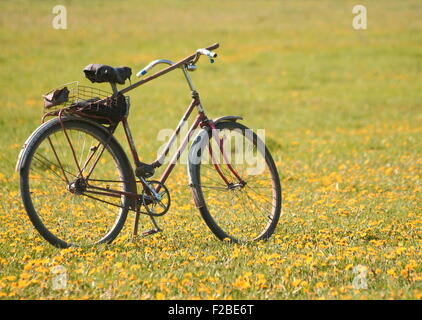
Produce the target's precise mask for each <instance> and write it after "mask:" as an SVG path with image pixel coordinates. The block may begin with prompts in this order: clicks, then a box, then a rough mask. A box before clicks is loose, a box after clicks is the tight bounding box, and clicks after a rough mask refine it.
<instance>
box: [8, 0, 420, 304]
mask: <svg viewBox="0 0 422 320" xmlns="http://www.w3.org/2000/svg"><path fill="white" fill-rule="evenodd" d="M57 2H59V1H0V97H1V99H2V103H1V108H0V130H1V134H2V137H1V139H0V146H1V150H2V152H1V154H0V191H1V207H0V299H20V298H23V299H39V298H47V299H68V298H69V299H74V298H77V299H79V298H81V299H421V298H422V285H421V280H422V273H421V271H422V270H421V252H422V251H421V244H422V243H421V222H422V217H421V213H422V209H421V207H422V202H421V191H422V189H421V176H422V172H421V168H422V90H421V89H422V88H421V85H422V82H421V79H422V3H421V2H420V1H418V0H403V1H393V0H383V1H381V0H377V1H368V0H365V1H363V2H362V1H361V2H360V3H361V4H364V5H365V6H366V7H367V10H368V29H367V30H365V31H356V30H354V29H353V28H352V19H353V17H354V16H353V14H352V8H353V6H354V5H355V4H356V3H355V1H337V0H332V1H331V0H322V1H318V2H317V1H252V0H251V1H207V2H205V1H99V0H98V1H97V0H95V1H89V2H88V1H60V3H62V4H64V5H66V7H67V11H68V29H67V30H55V29H53V28H52V26H51V21H52V19H53V16H54V15H53V14H52V8H53V6H54V5H56V4H57ZM214 42H220V44H221V48H220V49H219V50H218V53H219V58H218V60H217V61H216V63H215V64H213V65H211V64H209V63H208V62H207V61H206V59H203V60H202V61H201V63H200V64H199V68H198V70H197V71H196V72H195V73H193V74H192V76H193V79H194V82H195V84H196V86H197V88H198V91H199V92H200V93H201V97H202V100H203V103H204V106H205V108H206V110H207V112H208V114H209V116H212V117H218V116H222V115H241V116H243V117H244V123H245V124H246V125H248V126H249V127H251V128H254V129H259V128H265V129H266V141H267V144H268V146H269V148H270V149H271V152H272V154H273V156H274V159H275V161H276V163H277V166H278V170H279V172H280V175H281V182H282V186H283V210H282V216H281V219H280V223H279V226H278V228H277V230H276V232H275V235H274V236H273V237H272V238H271V239H270V240H269V241H268V242H263V243H257V244H253V245H248V246H240V245H233V244H228V243H224V242H220V241H218V240H217V239H216V238H215V237H214V236H213V235H212V233H211V232H210V231H209V230H208V229H207V227H206V225H205V223H204V222H203V221H202V220H201V217H200V215H199V213H198V211H197V209H196V208H195V206H194V203H193V200H192V197H191V194H190V191H189V188H188V186H187V177H186V168H185V166H184V165H180V166H179V167H178V169H177V171H176V172H175V175H174V176H173V179H171V180H170V181H169V183H168V187H169V189H170V190H171V193H172V197H173V199H174V202H173V206H172V208H171V211H170V212H169V213H168V214H167V215H166V216H164V217H162V218H160V219H159V220H158V223H159V225H160V226H161V227H162V228H163V229H164V231H163V232H162V233H159V234H157V235H154V236H152V237H147V238H143V239H140V240H137V241H136V242H133V241H131V240H130V232H131V226H132V221H133V216H130V219H128V221H127V223H126V226H125V229H124V230H123V231H122V233H121V235H120V236H119V237H118V238H117V240H116V241H115V242H114V243H113V244H112V245H109V246H101V247H98V248H93V249H66V250H59V249H56V248H54V247H52V246H51V245H49V244H48V243H47V242H46V241H44V240H43V239H42V238H41V237H40V236H39V234H38V233H37V232H36V231H35V229H34V228H33V227H32V225H31V224H30V222H29V219H28V218H27V216H26V213H25V210H24V209H23V206H22V203H21V199H20V195H19V191H18V186H19V183H18V175H17V174H16V173H15V172H14V166H15V163H16V160H17V157H18V153H19V150H20V148H21V146H22V144H23V143H24V141H25V139H26V138H27V137H28V136H29V135H30V133H31V132H32V131H33V130H34V129H35V128H36V127H37V126H38V125H39V124H40V118H41V115H42V100H41V98H40V96H41V94H43V93H45V92H47V91H49V90H51V89H52V88H54V87H56V86H57V85H60V84H62V83H66V82H70V81H73V80H80V81H81V82H82V83H84V84H89V82H88V80H86V79H85V78H84V77H83V74H82V69H83V67H85V66H86V65H87V64H89V63H105V64H110V65H128V66H130V67H132V68H133V69H134V71H135V72H137V71H138V70H139V69H140V68H142V67H143V66H144V65H146V64H147V63H148V62H149V61H151V60H153V59H156V58H167V59H172V60H177V59H179V58H182V57H184V56H186V55H188V54H190V53H191V52H193V50H195V49H196V48H200V47H205V46H208V45H211V44H212V43H214ZM182 80H183V76H182V74H181V73H180V72H177V73H171V74H169V75H168V76H166V77H165V78H162V79H161V80H158V81H156V82H153V83H151V84H148V85H146V86H145V87H142V88H141V89H139V90H137V91H134V92H133V94H131V99H132V109H131V117H130V124H131V125H132V127H133V135H134V138H135V140H136V141H138V152H139V154H140V156H141V158H142V160H144V161H151V160H153V159H154V158H155V156H156V150H157V148H158V147H159V146H161V144H162V141H158V140H157V139H156V137H157V133H158V131H159V130H160V129H162V128H174V127H175V126H176V124H177V121H178V118H179V117H180V116H181V115H182V113H183V111H184V108H185V105H187V104H188V103H189V101H190V94H189V92H188V91H187V90H186V84H185V83H184V82H183V81H182ZM100 87H101V86H100ZM159 108H160V110H164V111H161V112H159ZM117 134H118V136H121V135H122V132H121V131H119V132H118V133H117ZM126 149H127V148H126ZM141 224H142V225H143V227H144V228H149V221H148V219H147V217H144V218H142V220H141ZM57 265H60V266H63V267H64V268H65V269H66V271H67V277H68V282H67V287H66V289H62V290H53V288H52V279H53V278H54V274H53V272H52V268H53V267H54V266H57ZM357 266H360V267H359V268H360V270H361V272H362V274H365V279H366V281H367V288H366V289H365V288H362V289H360V290H357V289H355V288H354V286H353V281H354V279H355V280H356V277H357V276H359V274H357V273H356V267H357ZM354 270H355V272H354Z"/></svg>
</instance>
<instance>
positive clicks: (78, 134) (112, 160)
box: [16, 44, 282, 248]
mask: <svg viewBox="0 0 422 320" xmlns="http://www.w3.org/2000/svg"><path fill="white" fill-rule="evenodd" d="M218 47H219V45H218V44H214V45H212V46H210V47H207V48H204V49H198V50H197V51H196V52H195V53H193V54H191V55H189V56H188V57H186V58H184V59H182V60H180V61H178V62H176V63H174V62H172V61H170V60H165V59H160V60H155V61H152V62H151V63H150V64H148V65H147V66H146V67H145V68H143V69H142V70H141V71H140V72H138V73H137V76H138V77H142V76H144V75H145V74H146V73H147V72H148V71H149V70H150V69H152V68H153V67H154V66H156V65H159V64H166V65H168V66H167V67H166V68H164V69H162V70H160V71H158V72H156V73H154V74H152V75H150V76H148V77H146V78H143V79H141V80H139V81H138V82H135V83H133V84H130V85H129V86H127V87H125V88H123V89H121V90H118V89H117V85H116V84H124V83H125V81H126V80H127V79H129V80H130V76H131V73H132V71H131V69H130V68H128V67H120V68H113V67H110V66H106V65H98V64H97V65H94V64H93V65H89V66H88V67H86V68H85V69H84V72H85V76H86V77H87V78H88V79H89V80H91V81H92V82H98V83H101V82H109V83H110V85H111V89H112V93H109V92H105V91H103V90H99V89H96V88H93V87H87V86H81V85H79V83H78V82H74V83H70V84H67V85H63V86H61V87H58V88H56V89H55V90H53V91H51V92H50V93H48V94H46V95H44V104H45V111H44V116H43V118H42V124H41V125H40V126H39V127H38V128H37V129H36V130H35V131H34V132H33V133H32V134H31V135H30V137H29V138H28V139H27V141H26V142H25V144H24V146H23V148H22V150H21V152H20V155H19V159H18V163H17V166H16V170H17V171H18V172H19V174H20V191H21V196H22V200H23V204H24V206H25V209H26V212H27V214H28V216H29V219H30V221H31V222H32V224H33V225H34V227H35V229H36V230H37V231H38V232H39V233H40V234H41V236H42V237H43V238H44V239H45V240H47V241H48V242H49V243H51V244H52V245H54V246H56V247H59V248H67V247H69V246H91V245H95V244H101V243H111V242H112V241H113V240H114V239H115V238H116V237H117V235H118V234H119V232H120V231H121V229H122V228H123V225H124V223H125V221H126V218H127V215H128V212H129V211H133V212H134V214H135V219H134V225H133V236H134V237H136V236H138V224H139V219H140V215H141V214H145V215H147V216H149V218H150V220H151V223H152V225H153V228H152V229H150V230H146V231H144V232H142V235H143V236H146V235H150V234H154V233H156V232H159V231H161V229H160V228H159V226H158V224H157V221H156V218H157V217H161V216H163V215H164V214H166V213H167V212H168V211H169V208H170V204H171V198H170V192H169V190H168V188H167V187H166V185H165V183H166V180H167V179H168V178H169V176H170V173H171V172H172V170H173V168H174V166H175V164H176V162H177V161H178V160H179V158H180V156H181V154H182V152H183V151H184V150H185V148H186V147H187V146H188V143H189V141H190V137H191V135H192V134H193V132H194V131H195V130H196V129H199V133H198V134H197V135H196V137H195V138H194V139H193V143H192V144H191V147H190V149H189V155H188V164H187V169H188V176H189V186H190V189H191V191H192V195H193V199H194V203H195V205H196V207H197V208H198V209H199V211H200V214H201V216H202V218H203V219H204V221H205V223H206V224H207V226H208V227H209V228H210V229H211V231H212V232H213V233H214V234H215V235H216V236H217V238H218V239H220V240H228V241H231V242H241V243H243V242H249V241H255V240H263V239H268V238H269V237H270V236H271V235H272V233H273V232H274V230H275V228H276V225H277V223H278V220H279V216H280V211H281V202H282V199H281V185H280V179H279V175H278V172H277V168H276V166H275V164H274V161H273V158H272V157H271V154H270V152H269V151H268V149H267V148H266V147H265V144H264V142H263V141H262V139H260V137H259V136H258V135H256V134H255V133H254V132H252V130H250V129H248V128H247V127H246V126H244V125H242V124H240V123H239V122H238V121H239V120H241V119H242V117H240V116H224V117H220V118H217V119H214V120H211V119H209V118H207V116H206V114H205V111H204V108H203V106H202V103H201V101H200V98H199V94H198V92H197V91H196V89H195V87H194V85H193V83H192V80H191V78H190V76H189V73H188V72H190V71H193V70H195V69H196V68H197V66H196V63H197V62H198V60H199V58H200V57H201V56H203V55H204V56H206V57H208V58H209V59H210V62H214V59H215V58H216V57H217V54H216V53H215V52H213V51H212V50H214V49H217V48H218ZM175 69H181V70H182V72H183V74H184V76H185V78H186V81H187V83H188V86H189V89H190V92H191V95H192V101H191V103H190V105H189V106H188V108H187V110H186V112H185V113H184V115H183V117H182V119H181V120H180V122H179V124H178V125H177V128H176V130H175V131H174V133H173V134H172V136H171V137H170V138H169V140H168V142H167V143H166V146H165V148H164V151H163V152H162V153H161V154H160V155H159V156H158V157H157V159H156V160H155V161H153V162H152V163H145V162H141V161H140V159H139V157H138V154H137V151H136V148H135V143H134V140H133V138H132V134H131V131H130V128H129V125H128V120H127V119H128V116H129V109H130V98H129V97H128V96H126V95H125V94H126V93H127V92H129V91H131V90H133V89H135V88H137V87H139V86H141V85H143V84H145V83H147V82H149V81H151V80H153V79H156V78H158V77H160V76H162V75H164V74H166V73H168V72H170V71H173V70H175ZM194 109H197V112H198V115H197V117H196V119H195V120H194V123H193V124H192V125H191V127H190V129H189V131H188V133H187V134H186V136H185V137H184V139H183V142H182V144H181V145H180V146H179V148H178V150H177V151H176V152H175V153H174V155H173V157H172V160H171V161H170V162H169V164H168V166H167V167H166V169H165V171H164V173H163V174H162V176H161V177H160V179H158V180H151V178H152V177H153V175H154V173H155V170H156V169H157V168H159V167H160V166H161V165H162V164H163V163H164V161H165V158H166V157H167V156H168V155H169V151H170V148H171V147H172V145H173V144H174V143H175V140H176V137H177V136H178V135H179V134H180V131H181V128H182V127H183V125H184V124H185V123H186V122H187V120H188V118H189V116H190V115H191V113H192V111H193V110H194ZM48 117H50V118H51V119H49V120H48V121H47V118H48ZM120 123H121V124H122V126H123V130H124V133H125V136H126V139H127V143H128V145H129V148H130V153H131V156H132V160H133V164H134V169H133V167H132V163H131V162H130V160H129V157H128V156H127V154H126V153H125V152H124V150H123V148H122V146H121V144H120V143H119V142H118V141H117V139H116V137H115V136H114V133H115V130H116V128H117V127H118V125H119V124H120ZM233 137H234V138H235V142H236V141H237V144H235V145H234V146H233V145H232V141H233ZM236 139H237V140H236ZM239 149H241V150H240V151H239ZM245 150H249V151H250V152H251V153H250V154H249V155H252V156H250V157H249V158H245V159H243V161H234V160H236V159H241V156H242V154H245V153H246V151H245ZM255 155H256V156H255ZM251 157H253V158H254V159H253V161H252V162H254V163H253V164H250V163H247V162H248V161H249V162H251V161H250V160H251ZM255 158H256V159H255ZM233 159H234V160H233ZM258 160H259V161H260V162H259V161H258ZM245 162H246V164H245ZM258 162H259V164H260V165H261V168H260V170H258V171H259V172H258V171H257V172H255V171H256V170H255V171H254V168H252V165H258ZM262 164H263V165H264V167H262ZM255 169H256V168H255ZM138 186H140V187H141V188H142V192H140V193H138Z"/></svg>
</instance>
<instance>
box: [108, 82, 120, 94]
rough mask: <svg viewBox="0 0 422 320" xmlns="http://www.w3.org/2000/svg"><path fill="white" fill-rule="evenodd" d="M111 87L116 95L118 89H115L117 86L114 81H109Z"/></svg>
mask: <svg viewBox="0 0 422 320" xmlns="http://www.w3.org/2000/svg"><path fill="white" fill-rule="evenodd" d="M110 86H111V89H112V90H113V95H115V96H117V93H118V92H119V90H117V86H116V83H115V82H110Z"/></svg>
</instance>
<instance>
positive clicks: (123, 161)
mask: <svg viewBox="0 0 422 320" xmlns="http://www.w3.org/2000/svg"><path fill="white" fill-rule="evenodd" d="M62 121H63V125H64V127H65V128H66V130H76V131H78V130H80V131H81V132H85V133H87V134H89V135H91V136H92V137H93V138H96V139H98V141H99V142H101V143H102V144H103V145H107V147H106V150H107V152H109V153H110V154H111V156H112V158H113V159H114V161H115V162H116V165H117V168H118V170H119V174H121V177H122V178H123V182H122V184H123V189H124V191H126V192H130V193H135V194H136V181H135V177H134V174H133V170H132V167H131V164H130V162H129V160H128V158H127V155H126V153H125V152H124V150H123V149H122V147H121V145H120V144H119V143H118V142H117V140H116V139H115V138H114V136H111V137H110V132H109V131H107V130H106V129H105V128H103V127H101V126H100V125H98V124H95V123H93V122H92V121H89V120H85V119H75V118H63V119H62ZM60 130H62V126H61V124H60V121H59V119H58V118H54V119H51V120H49V121H47V122H45V123H44V124H42V125H41V126H40V127H38V128H37V129H36V130H35V131H34V132H33V134H32V135H31V136H30V137H29V138H28V140H27V141H26V142H25V145H24V148H23V149H22V151H21V154H20V156H19V162H18V170H19V173H20V192H21V197H22V200H23V204H24V207H25V209H26V212H27V214H28V217H29V219H30V221H31V223H32V224H33V226H34V227H35V229H36V230H37V231H38V232H39V233H40V235H41V236H42V237H43V238H44V239H45V240H47V241H48V242H49V243H50V244H52V245H53V246H55V247H58V248H67V247H70V246H81V245H79V244H77V243H73V242H69V241H67V240H64V239H62V238H60V237H58V236H57V235H55V234H54V233H53V232H51V231H50V230H49V229H48V228H47V227H46V225H45V224H44V222H43V221H42V219H41V218H40V215H39V213H38V212H37V210H36V209H35V208H34V203H33V199H32V197H31V189H30V184H31V181H30V178H29V173H30V169H31V162H32V161H33V157H34V154H35V153H36V151H37V148H39V146H40V144H41V143H42V142H43V141H45V140H46V139H47V138H48V137H51V136H52V135H53V134H55V133H57V132H59V131H60ZM122 198H123V200H122V208H120V211H119V214H118V218H117V219H116V221H115V223H114V225H113V226H112V227H111V229H110V230H108V232H107V233H106V234H105V235H104V236H103V237H101V238H100V239H98V241H94V242H93V243H90V244H87V245H86V246H92V245H96V244H101V243H111V242H112V241H113V240H114V239H115V238H116V237H117V235H118V234H119V233H120V231H121V229H122V228H123V225H124V223H125V221H126V218H127V215H128V211H129V208H130V207H131V206H134V205H135V204H134V201H135V200H134V199H131V198H130V197H129V196H122Z"/></svg>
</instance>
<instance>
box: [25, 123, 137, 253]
mask: <svg viewBox="0 0 422 320" xmlns="http://www.w3.org/2000/svg"><path fill="white" fill-rule="evenodd" d="M63 127H64V129H65V130H63ZM63 127H62V125H61V124H60V122H59V120H58V119H57V118H56V119H52V120H50V121H48V122H46V123H45V124H43V125H42V126H41V127H40V128H39V129H38V130H36V131H35V132H34V134H32V135H31V137H30V138H29V139H28V140H27V142H26V144H25V145H26V147H25V148H24V149H23V151H22V154H21V155H20V159H21V160H20V161H21V162H22V163H21V164H20V188H21V195H22V199H23V203H24V206H25V209H26V211H27V213H28V216H29V218H30V220H31V222H32V224H33V225H34V227H35V228H36V229H37V230H38V232H39V233H40V234H41V235H42V236H43V237H44V238H45V239H46V240H47V241H48V242H50V243H51V244H53V245H54V246H56V247H59V248H66V247H69V246H91V245H94V244H98V243H110V242H111V241H113V240H114V239H115V237H116V236H117V235H118V233H119V232H120V230H121V229H122V227H123V225H124V222H125V220H126V217H127V214H128V210H129V208H130V206H131V203H132V201H133V196H132V197H131V194H132V195H133V194H135V195H136V184H135V179H134V176H133V171H132V168H131V166H130V163H129V161H128V159H127V156H126V154H125V153H124V151H123V149H122V148H121V146H120V145H119V144H118V142H117V141H116V140H115V138H114V137H113V136H112V135H111V134H110V133H108V132H107V131H106V130H105V129H102V128H101V127H99V126H98V125H95V124H92V123H89V122H86V121H81V120H72V119H64V121H63Z"/></svg>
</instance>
